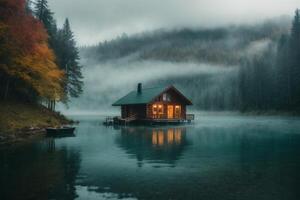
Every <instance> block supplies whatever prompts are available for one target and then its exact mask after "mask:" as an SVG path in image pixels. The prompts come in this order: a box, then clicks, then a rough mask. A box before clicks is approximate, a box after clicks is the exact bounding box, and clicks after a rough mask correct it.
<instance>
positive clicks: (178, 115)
mask: <svg viewBox="0 0 300 200" xmlns="http://www.w3.org/2000/svg"><path fill="white" fill-rule="evenodd" d="M175 117H176V118H180V117H181V106H180V105H176V106H175Z"/></svg>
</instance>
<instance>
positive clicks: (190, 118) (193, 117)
mask: <svg viewBox="0 0 300 200" xmlns="http://www.w3.org/2000/svg"><path fill="white" fill-rule="evenodd" d="M185 119H186V120H188V121H191V120H195V115H194V114H186V116H185Z"/></svg>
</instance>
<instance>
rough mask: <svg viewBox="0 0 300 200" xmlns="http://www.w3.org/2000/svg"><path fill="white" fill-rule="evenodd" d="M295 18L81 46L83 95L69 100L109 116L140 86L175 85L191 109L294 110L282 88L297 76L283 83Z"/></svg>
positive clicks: (76, 107)
mask: <svg viewBox="0 0 300 200" xmlns="http://www.w3.org/2000/svg"><path fill="white" fill-rule="evenodd" d="M292 21H293V19H291V18H289V17H280V18H274V19H271V20H266V21H264V22H261V23H257V24H252V25H249V24H247V25H236V26H233V25H232V26H222V27H219V28H199V29H195V28H194V29H189V28H185V29H173V30H164V29H159V30H155V31H152V32H143V33H140V34H134V35H127V34H126V33H124V34H122V35H121V36H119V37H117V38H115V39H113V40H110V41H104V42H100V43H99V44H97V45H94V46H85V47H82V48H81V49H80V56H81V58H82V59H81V64H82V65H83V66H85V68H84V69H83V75H84V77H85V86H84V93H83V95H82V96H81V97H80V98H79V99H74V100H73V99H72V101H71V103H70V104H69V107H70V108H71V109H70V110H72V111H73V112H76V111H78V112H80V111H83V110H84V111H85V112H98V111H100V110H101V112H106V111H109V110H111V108H112V107H111V104H112V103H113V102H114V101H115V100H117V99H118V98H120V97H122V96H123V95H125V94H127V93H128V92H129V91H132V90H135V88H136V85H137V83H138V82H142V83H143V87H153V86H161V85H165V86H167V85H170V84H172V85H175V86H176V87H178V88H179V89H180V90H182V91H183V93H184V94H185V95H187V96H188V97H189V98H190V99H192V101H193V103H194V106H193V107H192V109H195V110H240V111H252V110H289V109H292V108H293V109H294V108H295V106H296V105H298V104H297V101H298V100H297V98H298V97H296V96H297V95H296V94H297V89H295V91H290V90H287V89H286V88H291V86H292V84H296V83H297V81H298V79H297V78H295V80H294V82H293V83H291V82H289V83H286V80H287V77H289V76H290V75H291V73H292V72H291V70H289V68H288V67H287V66H286V62H285V61H286V60H293V59H292V58H291V57H292V55H291V54H290V53H289V52H291V51H292V50H291V49H290V48H292V47H291V45H290V44H291V40H292V37H293V33H292V32H293V31H291V30H293V28H292ZM294 23H295V19H294ZM282 52H285V54H284V56H285V57H284V56H283V54H282ZM279 54H280V55H279ZM289 56H291V57H289ZM298 71H299V70H298ZM285 72H286V73H285ZM279 88H282V90H280V89H279ZM295 88H297V87H295ZM284 91H285V92H284ZM286 92H289V94H287V93H286ZM292 92H293V93H294V94H295V96H294V97H292V96H291V94H290V93H292Z"/></svg>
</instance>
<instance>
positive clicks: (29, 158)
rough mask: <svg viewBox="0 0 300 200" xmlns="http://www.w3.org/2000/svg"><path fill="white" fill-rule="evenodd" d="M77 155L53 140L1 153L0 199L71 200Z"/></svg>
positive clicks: (77, 153) (77, 168)
mask: <svg viewBox="0 0 300 200" xmlns="http://www.w3.org/2000/svg"><path fill="white" fill-rule="evenodd" d="M80 160H81V158H80V153H79V152H78V151H76V150H75V149H70V148H67V147H66V146H62V147H60V148H56V147H55V140H54V139H47V140H45V141H43V142H41V143H34V144H30V145H22V146H18V147H16V148H13V149H9V154H8V153H7V152H6V151H4V150H1V151H0V185H1V187H0V199H74V198H76V190H75V180H76V175H77V174H78V171H79V168H80Z"/></svg>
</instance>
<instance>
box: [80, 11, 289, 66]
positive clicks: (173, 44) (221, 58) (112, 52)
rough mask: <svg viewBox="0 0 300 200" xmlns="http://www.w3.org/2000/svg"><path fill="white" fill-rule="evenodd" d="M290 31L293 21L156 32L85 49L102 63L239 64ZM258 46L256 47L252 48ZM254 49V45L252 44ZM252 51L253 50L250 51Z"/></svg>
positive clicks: (124, 35)
mask: <svg viewBox="0 0 300 200" xmlns="http://www.w3.org/2000/svg"><path fill="white" fill-rule="evenodd" d="M289 28H290V19H289V18H288V17H282V18H278V19H274V20H269V21H266V22H264V23H261V24H257V25H245V26H231V27H221V28H210V29H178V30H157V31H155V32H147V33H142V34H136V35H132V36H127V35H126V34H125V33H124V34H123V35H122V36H120V37H118V38H116V39H114V40H111V41H105V42H101V43H99V44H98V45H96V46H93V47H87V48H82V51H83V54H84V56H85V57H89V58H94V59H95V58H96V59H97V60H98V61H100V62H105V61H109V60H113V59H118V58H124V57H126V56H131V57H130V58H131V59H142V60H160V61H175V62H187V61H192V62H212V63H220V64H229V65H233V64H238V63H239V62H240V59H241V58H242V57H243V56H245V54H248V53H251V52H249V51H251V50H256V49H253V48H256V47H257V46H258V45H259V44H260V43H258V42H261V43H265V42H268V41H270V40H277V39H279V38H280V36H281V35H282V34H283V33H287V32H288V30H289ZM252 42H257V45H256V46H250V45H251V44H252ZM253 45H255V43H253ZM251 47H253V48H252V49H251Z"/></svg>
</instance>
